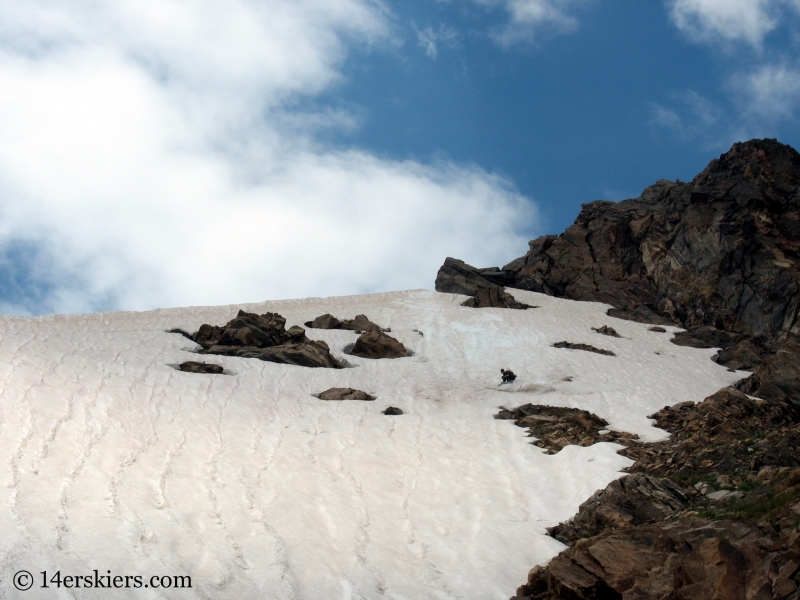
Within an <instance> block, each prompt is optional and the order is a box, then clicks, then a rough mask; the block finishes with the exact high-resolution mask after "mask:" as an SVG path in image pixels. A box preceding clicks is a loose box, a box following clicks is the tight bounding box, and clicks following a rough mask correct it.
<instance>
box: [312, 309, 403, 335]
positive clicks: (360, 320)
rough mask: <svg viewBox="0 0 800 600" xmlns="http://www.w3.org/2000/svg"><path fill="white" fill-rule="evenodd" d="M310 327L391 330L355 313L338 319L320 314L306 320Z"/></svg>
mask: <svg viewBox="0 0 800 600" xmlns="http://www.w3.org/2000/svg"><path fill="white" fill-rule="evenodd" d="M305 326H306V327H309V328H311V329H348V330H351V331H391V329H384V328H383V327H381V326H380V325H377V324H375V323H373V322H372V321H370V320H369V319H368V318H367V316H366V315H356V316H355V318H353V319H344V320H341V321H340V320H339V319H337V318H336V317H334V316H333V315H331V314H327V313H326V314H324V315H320V316H319V317H317V318H316V319H314V320H313V321H306V323H305Z"/></svg>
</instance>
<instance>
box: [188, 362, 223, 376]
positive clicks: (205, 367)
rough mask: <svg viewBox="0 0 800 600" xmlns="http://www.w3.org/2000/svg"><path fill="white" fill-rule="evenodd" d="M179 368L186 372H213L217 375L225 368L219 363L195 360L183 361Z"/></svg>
mask: <svg viewBox="0 0 800 600" xmlns="http://www.w3.org/2000/svg"><path fill="white" fill-rule="evenodd" d="M178 368H179V369H180V370H181V371H184V372H186V373H211V374H215V375H219V374H220V373H222V372H223V370H224V369H223V368H222V367H221V366H219V365H211V364H208V363H202V362H197V361H193V360H189V361H186V362H184V363H181V364H180V365H179V366H178Z"/></svg>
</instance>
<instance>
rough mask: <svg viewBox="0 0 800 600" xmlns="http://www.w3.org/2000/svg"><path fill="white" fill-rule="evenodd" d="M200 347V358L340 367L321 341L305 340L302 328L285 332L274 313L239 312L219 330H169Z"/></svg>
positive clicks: (204, 327) (205, 326)
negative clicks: (193, 331)
mask: <svg viewBox="0 0 800 600" xmlns="http://www.w3.org/2000/svg"><path fill="white" fill-rule="evenodd" d="M172 332H173V333H180V334H181V335H184V336H186V337H188V338H189V339H191V340H193V341H194V342H196V343H197V344H199V345H200V346H201V347H202V350H200V353H201V354H221V355H224V356H238V357H242V358H258V359H260V360H264V361H268V362H276V363H283V364H290V365H298V366H303V367H327V368H332V369H341V368H343V365H342V364H341V363H340V362H339V361H338V360H336V358H334V357H333V356H332V355H331V353H330V348H329V347H328V345H327V344H326V343H325V342H323V341H314V340H309V339H308V338H307V337H306V332H305V330H304V329H303V328H302V327H298V326H296V325H295V326H293V327H290V328H289V329H288V330H287V329H286V319H284V318H283V317H282V316H281V315H279V314H277V313H266V314H263V315H257V314H254V313H248V312H245V311H243V310H240V311H239V314H238V315H236V317H235V318H234V319H231V320H230V321H228V323H226V324H225V325H223V326H222V327H219V326H216V325H208V324H203V325H201V326H200V329H198V331H197V333H195V334H187V333H186V332H185V331H182V330H177V331H176V330H172Z"/></svg>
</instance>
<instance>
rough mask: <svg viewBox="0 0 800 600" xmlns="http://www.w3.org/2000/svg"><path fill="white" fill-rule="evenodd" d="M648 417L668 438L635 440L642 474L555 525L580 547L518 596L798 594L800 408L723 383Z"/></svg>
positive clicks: (534, 573)
mask: <svg viewBox="0 0 800 600" xmlns="http://www.w3.org/2000/svg"><path fill="white" fill-rule="evenodd" d="M651 418H654V419H655V420H656V425H657V426H658V427H661V428H663V429H666V430H667V431H669V432H670V433H671V434H672V435H671V437H670V439H668V440H665V441H663V442H657V443H642V442H638V441H637V440H630V441H629V442H628V443H627V445H628V447H627V448H626V449H624V450H622V451H621V453H622V454H625V455H626V456H629V457H631V458H634V459H635V460H636V462H635V464H634V465H633V466H632V467H631V468H630V469H629V470H630V471H631V472H632V473H634V474H633V475H631V476H628V477H626V478H623V479H620V480H617V481H614V482H612V483H611V484H609V485H608V486H607V487H606V488H605V489H604V490H600V491H598V492H596V493H595V494H594V495H593V496H592V497H591V498H590V499H589V500H587V501H586V502H584V503H583V504H582V505H581V507H580V510H579V512H578V514H577V515H576V516H575V517H574V518H573V519H571V520H570V521H568V522H566V523H562V524H560V525H558V526H556V527H554V528H552V529H551V534H552V535H553V536H554V537H556V538H557V539H559V540H561V541H562V542H564V543H566V544H569V545H571V546H573V547H572V548H570V549H568V550H566V551H564V552H562V553H561V554H560V555H559V556H557V557H556V558H554V559H553V560H552V561H551V562H550V564H548V565H547V567H541V566H539V567H536V568H534V569H532V570H531V572H530V574H529V577H528V582H527V583H526V584H525V585H523V586H522V587H520V588H519V589H518V590H517V596H516V598H530V599H541V600H544V599H547V600H555V599H574V598H582V599H595V600H597V599H602V598H626V599H627V598H631V599H633V598H636V599H653V600H656V599H665V598H669V599H672V598H674V599H680V598H698V599H700V598H720V599H722V598H731V599H734V598H748V599H756V598H758V599H760V598H765V599H770V598H787V597H789V598H795V596H794V594H796V593H797V592H796V590H797V584H798V583H800V581H799V580H798V565H800V529H798V524H800V457H798V455H797V452H796V448H797V447H798V444H800V409H799V408H798V407H796V406H794V405H793V404H792V403H789V402H783V401H768V402H765V401H753V400H751V399H750V398H748V397H747V396H745V395H744V394H742V393H741V392H739V391H738V390H736V389H735V388H725V389H723V390H720V391H719V392H717V393H716V394H714V395H712V396H710V397H708V398H706V399H705V400H704V401H703V402H700V403H697V404H695V403H693V402H691V401H687V402H682V403H679V404H677V405H675V406H672V407H665V408H664V409H662V410H660V411H658V412H657V413H656V414H654V415H652V416H651ZM623 443H625V442H623Z"/></svg>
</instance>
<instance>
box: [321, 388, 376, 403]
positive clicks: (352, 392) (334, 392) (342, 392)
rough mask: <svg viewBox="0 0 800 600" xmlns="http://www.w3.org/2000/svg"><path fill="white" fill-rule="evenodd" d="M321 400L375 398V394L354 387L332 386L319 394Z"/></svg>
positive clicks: (368, 399)
mask: <svg viewBox="0 0 800 600" xmlns="http://www.w3.org/2000/svg"><path fill="white" fill-rule="evenodd" d="M317 398H319V399H320V400H367V401H370V400H375V396H373V395H372V394H368V393H367V392H362V391H361V390H356V389H353V388H330V389H328V390H325V391H324V392H320V393H319V394H317Z"/></svg>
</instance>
